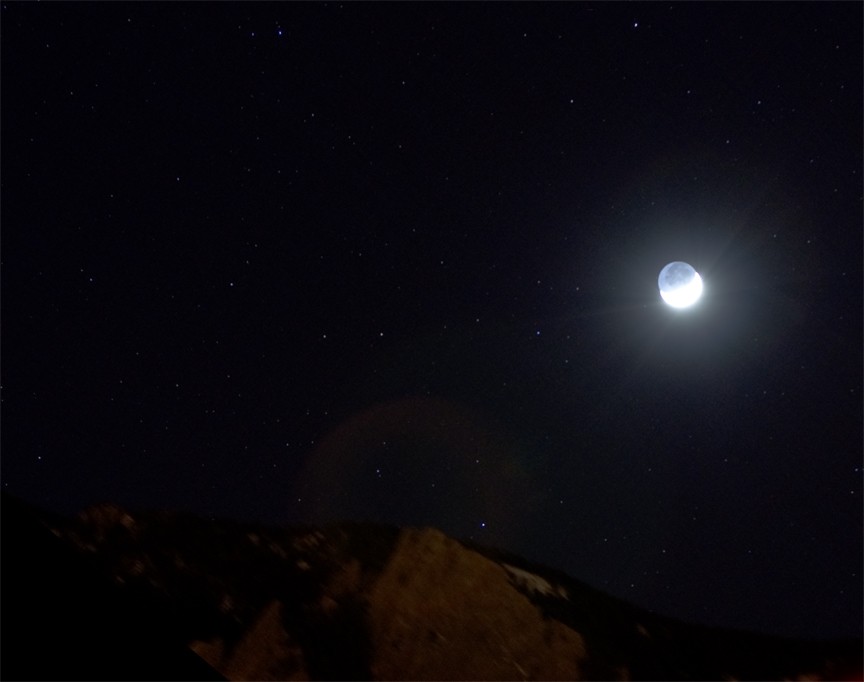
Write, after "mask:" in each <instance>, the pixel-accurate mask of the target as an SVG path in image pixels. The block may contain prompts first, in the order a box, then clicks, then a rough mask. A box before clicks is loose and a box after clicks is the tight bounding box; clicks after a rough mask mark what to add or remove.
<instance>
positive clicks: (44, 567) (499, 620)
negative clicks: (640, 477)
mask: <svg viewBox="0 0 864 682" xmlns="http://www.w3.org/2000/svg"><path fill="white" fill-rule="evenodd" d="M2 511H3V526H2V537H3V571H2V587H3V595H2V597H3V599H2V605H3V606H2V615H3V627H2V637H3V639H2V652H3V655H2V657H0V666H2V670H0V674H2V678H3V679H4V680H12V679H94V680H97V679H116V680H121V679H153V680H157V679H173V680H179V679H184V680H193V679H202V680H203V679H210V680H215V679H225V678H227V679H231V680H295V679H296V680H303V679H401V680H408V679H436V680H445V679H459V680H468V679H487V680H490V679H495V680H510V679H513V680H522V679H550V680H551V679H591V680H600V679H604V680H605V679H657V680H685V679H693V680H696V679H698V680H729V679H760V680H769V679H778V680H779V679H790V680H796V679H798V680H805V679H806V680H853V679H859V680H860V679H861V673H862V643H861V642H860V641H834V642H817V641H801V640H790V639H782V638H775V637H767V636H763V635H757V634H752V633H744V632H733V631H726V630H720V629H715V628H707V627H701V626H698V625H690V624H686V623H682V622H680V621H676V620H673V619H670V618H664V617H661V616H658V615H656V614H651V613H649V612H647V611H644V610H642V609H639V608H637V607H635V606H633V605H631V604H628V603H626V602H624V601H621V600H619V599H615V598H613V597H611V596H609V595H606V594H604V593H602V592H600V591H598V590H594V589H593V588H590V587H588V586H587V585H585V584H583V583H581V582H579V581H577V580H574V579H572V578H570V577H569V576H567V575H565V574H563V573H560V572H557V571H554V570H551V569H548V568H544V567H540V566H534V565H531V564H529V563H527V562H526V561H524V560H522V559H520V558H519V557H515V556H513V555H509V554H506V553H504V552H500V551H497V550H492V549H488V548H482V547H479V546H475V545H473V544H466V543H461V542H458V541H456V540H453V539H451V538H448V537H446V536H445V535H443V534H442V533H440V532H438V531H436V530H433V529H410V528H406V529H398V528H393V527H386V526H379V525H371V524H355V523H351V524H340V525H336V526H330V527H326V528H311V527H306V528H300V527H292V528H278V527H267V526H262V525H255V524H241V523H232V522H227V521H216V522H214V521H207V520H203V519H200V518H198V517H195V516H192V515H188V514H177V513H167V512H152V513H129V512H127V511H125V510H123V509H120V508H118V507H115V506H111V505H102V506H98V507H93V508H90V509H88V510H85V511H84V512H82V513H81V514H80V515H79V516H78V517H77V518H76V519H71V520H70V519H62V518H57V517H50V516H48V515H45V514H39V513H38V512H36V511H35V510H32V509H29V508H27V506H26V505H23V504H22V503H20V502H18V501H17V500H14V499H13V498H10V497H8V496H6V495H4V496H3V510H2ZM33 649H36V650H38V651H39V652H40V654H39V655H38V656H32V655H30V654H29V653H28V652H29V651H31V650H33ZM193 651H194V652H196V653H197V654H198V656H196V655H195V653H192V652H193ZM199 656H200V658H199ZM205 661H206V663H205ZM217 671H218V672H217ZM223 676H224V677H223Z"/></svg>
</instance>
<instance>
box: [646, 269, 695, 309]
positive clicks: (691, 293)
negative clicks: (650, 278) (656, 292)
mask: <svg viewBox="0 0 864 682" xmlns="http://www.w3.org/2000/svg"><path fill="white" fill-rule="evenodd" d="M657 284H658V286H659V287H660V296H662V297H663V300H664V301H665V302H666V303H667V304H668V305H670V306H672V307H673V308H687V307H688V306H691V305H693V304H694V303H696V301H698V300H699V297H700V296H701V295H702V278H701V277H700V276H699V273H698V272H696V270H694V269H693V266H692V265H690V264H689V263H682V262H681V261H675V262H673V263H669V264H668V265H667V266H666V267H664V268H663V269H662V270H661V271H660V276H659V277H658V278H657Z"/></svg>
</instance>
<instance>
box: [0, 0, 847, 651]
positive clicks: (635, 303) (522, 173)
mask: <svg viewBox="0 0 864 682" xmlns="http://www.w3.org/2000/svg"><path fill="white" fill-rule="evenodd" d="M0 7H2V294H3V296H2V329H3V333H2V341H3V344H2V351H3V353H2V361H3V362H2V370H3V371H2V417H3V419H2V427H3V428H2V485H3V489H4V490H7V491H9V492H11V493H13V494H15V495H18V496H20V497H22V498H24V499H26V500H28V501H30V502H32V503H35V504H38V505H40V506H42V507H45V508H50V509H53V510H57V511H61V512H64V513H65V512H68V513H72V512H76V511H78V510H80V509H82V508H83V507H85V506H87V505H90V504H94V503H98V502H101V501H112V502H116V503H119V504H121V505H123V506H125V507H128V508H131V509H150V508H170V509H181V510H190V511H193V512H195V513H198V514H202V515H204V516H208V517H217V518H234V519H242V520H250V521H252V520H254V521H262V522H267V523H281V522H291V523H294V522H301V521H310V522H315V523H319V522H326V521H331V520H337V519H358V520H360V519H367V520H374V521H384V522H391V523H397V524H411V525H434V526H436V527H439V528H441V529H442V530H444V531H445V532H447V533H448V534H450V535H453V536H456V537H462V538H473V539H474V540H476V541H479V542H482V543H484V544H488V545H493V546H499V547H502V548H504V549H507V550H510V551H512V552H515V553H518V554H521V555H523V556H525V557H526V558H528V559H531V560H534V561H537V562H540V563H543V564H546V565H549V566H552V567H555V568H558V569H561V570H564V571H566V572H567V573H569V574H571V575H572V576H573V577H575V578H578V579H581V580H584V581H585V582H587V583H589V584H591V585H593V586H595V587H598V588H600V589H603V590H606V591H608V592H610V593H612V594H614V595H617V596H620V597H623V598H625V599H628V600H631V601H632V602H634V603H636V604H638V605H640V606H644V607H647V608H650V609H653V610H655V611H657V612H659V613H662V614H666V615H671V616H676V617H679V618H685V619H689V620H693V621H698V622H701V623H705V624H709V625H722V626H731V627H737V628H748V629H755V630H759V631H763V632H770V633H776V634H786V635H796V636H819V637H833V636H861V634H862V445H861V443H862V416H861V415H862V397H861V396H862V333H861V332H862V267H861V266H862V151H861V150H862V5H861V4H860V3H854V2H850V3H829V2H820V3H804V2H796V3H789V4H784V3H765V4H749V3H728V4H725V3H724V4H709V3H693V4H689V3H685V4H677V3H676V4H668V3H663V4H647V3H633V4H630V3H628V4H617V3H608V4H607V3H600V4H578V3H574V4H568V3H561V4H504V3H501V4H498V3H495V4H481V3H471V4H445V3H434V4H414V3H411V4H391V3H383V4H359V3H345V4H338V3H320V4H299V3H267V4H249V3H237V4H233V3H225V4H209V3H196V4H181V3H169V4H162V3H158V4H157V3H136V4H126V3H119V2H118V3H99V4H84V3H48V4H22V3H15V2H5V3H2V5H0ZM675 260H682V261H686V262H688V263H690V264H692V265H693V266H694V267H695V268H696V270H697V271H699V273H700V274H701V276H702V278H703V279H704V282H705V293H704V295H703V297H702V299H701V300H700V301H699V302H698V303H697V304H696V305H695V306H694V307H692V308H688V309H685V310H675V309H673V308H670V307H668V306H666V305H665V304H664V303H663V302H662V301H661V299H660V296H659V292H658V289H657V276H658V273H659V271H660V269H661V268H662V267H663V266H664V265H665V264H666V263H668V262H670V261H675Z"/></svg>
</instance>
